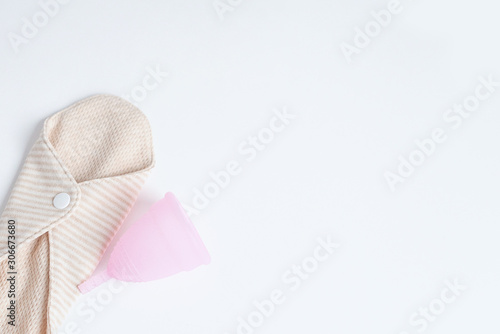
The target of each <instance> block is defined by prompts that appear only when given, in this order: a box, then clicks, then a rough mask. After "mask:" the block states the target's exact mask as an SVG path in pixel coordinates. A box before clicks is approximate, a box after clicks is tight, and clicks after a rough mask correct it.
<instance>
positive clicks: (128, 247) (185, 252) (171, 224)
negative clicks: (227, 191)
mask: <svg viewBox="0 0 500 334" xmlns="http://www.w3.org/2000/svg"><path fill="white" fill-rule="evenodd" d="M208 263H210V255H209V254H208V251H207V249H206V247H205V245H204V244H203V241H202V240H201V238H200V236H199V234H198V232H197V231H196V229H195V227H194V225H193V223H192V222H191V220H190V219H189V217H188V216H187V214H186V213H185V211H184V210H183V208H182V206H181V204H180V202H179V201H178V200H177V199H176V198H175V196H174V195H173V194H172V193H167V194H166V195H165V197H164V198H163V199H161V200H160V201H158V202H156V203H155V204H154V205H153V206H152V207H151V209H150V210H149V211H148V212H147V213H146V214H145V215H144V216H143V217H141V218H140V219H139V220H138V221H137V222H136V223H134V224H133V225H132V226H131V227H130V228H129V229H128V230H127V232H125V234H124V235H123V236H122V237H121V238H120V240H119V241H118V242H117V244H116V246H115V248H114V249H113V252H112V253H111V256H110V259H109V262H108V267H107V271H106V272H103V273H101V274H99V275H96V276H93V277H91V278H90V279H89V280H87V281H85V282H84V283H82V284H81V285H80V286H79V289H80V291H81V292H82V293H86V292H88V291H90V290H92V289H93V288H95V287H96V286H98V285H100V284H102V283H103V282H105V281H107V280H108V279H110V278H116V279H118V280H121V281H127V282H147V281H153V280H157V279H161V278H164V277H168V276H171V275H174V274H176V273H178V272H181V271H189V270H192V269H194V268H196V267H198V266H200V265H202V264H208Z"/></svg>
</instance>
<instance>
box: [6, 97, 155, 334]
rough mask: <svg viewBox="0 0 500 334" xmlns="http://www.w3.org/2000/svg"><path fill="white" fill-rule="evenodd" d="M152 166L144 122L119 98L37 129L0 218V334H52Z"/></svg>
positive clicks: (83, 106) (75, 108)
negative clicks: (61, 200)
mask: <svg viewBox="0 0 500 334" xmlns="http://www.w3.org/2000/svg"><path fill="white" fill-rule="evenodd" d="M153 165H154V156H153V146H152V139H151V130H150V127H149V123H148V121H147V119H146V117H145V116H144V115H143V114H142V113H141V112H140V111H139V110H138V109H137V108H136V107H134V106H133V105H132V104H130V103H128V102H126V101H125V100H122V99H120V98H118V97H114V96H108V95H97V96H94V97H91V98H88V99H85V100H83V101H80V102H78V103H76V104H74V105H72V106H70V107H69V108H67V109H65V110H63V111H61V112H59V113H57V114H55V115H53V116H52V117H50V118H48V119H47V120H46V121H45V123H44V128H43V130H42V133H41V135H40V137H39V139H38V140H37V141H36V143H35V144H34V146H33V148H32V149H31V151H30V153H29V155H28V157H27V159H26V161H25V163H24V165H23V168H22V170H21V172H20V174H19V177H18V179H17V181H16V183H15V185H14V188H13V190H12V193H11V196H10V198H9V200H8V202H7V205H6V208H5V211H4V212H3V214H2V216H1V218H0V310H1V311H0V312H1V313H2V314H0V333H2V334H8V333H22V334H38V333H44V334H45V333H51V334H52V333H56V332H57V330H58V328H59V326H60V325H61V323H62V322H63V320H64V318H65V316H66V314H67V312H68V311H69V309H70V308H71V306H72V305H73V304H74V302H75V300H76V299H77V297H78V296H79V291H78V289H77V286H78V285H79V284H80V283H82V282H83V281H85V280H86V279H87V278H88V277H89V276H90V275H91V274H92V272H93V271H94V269H95V267H96V266H97V264H98V262H99V260H100V258H101V257H102V255H103V252H104V250H105V249H106V247H107V245H108V244H109V242H110V241H111V238H112V237H113V236H114V234H115V233H116V231H117V229H118V228H119V226H120V224H121V223H122V222H123V220H124V219H125V217H126V215H127V213H128V212H129V210H130V208H131V207H132V205H133V203H134V202H135V200H136V198H137V196H138V193H139V191H140V189H141V187H142V185H143V183H144V181H145V179H146V177H147V175H148V174H149V171H150V170H151V168H152V167H153ZM60 193H66V194H68V195H69V196H70V203H69V205H68V206H67V207H66V208H64V209H58V208H56V207H55V206H54V204H53V199H54V197H55V196H56V195H58V194H60ZM9 220H11V223H12V221H14V222H15V224H11V225H15V235H14V236H15V264H14V267H10V264H13V263H10V264H9V262H8V261H9V259H8V256H9V252H12V250H9V244H8V236H9V235H12V234H9V229H8V225H9V224H8V222H9ZM11 231H12V230H11ZM10 247H13V244H12V243H11V244H10ZM11 258H12V256H11ZM9 272H16V273H17V274H16V275H15V285H14V286H15V298H11V297H9V290H11V284H10V283H9V282H8V281H7V279H8V278H10V277H11V276H12V275H11V274H8V273H9ZM11 300H14V301H15V308H16V309H15V316H16V318H15V326H11V325H9V324H8V321H9V320H10V319H8V318H7V314H8V310H7V308H8V307H9V305H10V303H11Z"/></svg>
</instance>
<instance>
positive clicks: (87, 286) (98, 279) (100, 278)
mask: <svg viewBox="0 0 500 334" xmlns="http://www.w3.org/2000/svg"><path fill="white" fill-rule="evenodd" d="M110 278H111V276H109V274H108V272H107V270H104V271H103V272H101V273H100V274H98V275H94V276H91V277H90V278H89V279H88V280H86V281H85V282H83V283H82V284H80V285H79V286H78V289H79V290H80V292H81V293H83V294H86V293H88V292H90V291H92V290H94V289H95V288H97V287H98V286H99V285H101V284H102V283H104V282H107V281H108V280H109V279H110Z"/></svg>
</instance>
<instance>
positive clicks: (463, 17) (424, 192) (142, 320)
mask: <svg viewBox="0 0 500 334" xmlns="http://www.w3.org/2000/svg"><path fill="white" fill-rule="evenodd" d="M387 3H388V2H387V1H367V0H363V1H347V0H335V1H333V0H332V1H325V0H324V1H319V0H316V1H291V0H286V1H285V0H281V1H278V0H274V1H262V0H261V1H256V0H253V1H246V0H243V1H241V2H240V3H239V4H237V1H235V0H233V5H232V6H233V7H234V8H233V9H234V10H232V11H228V12H226V13H224V14H225V15H223V19H221V18H220V17H219V16H218V13H217V12H216V10H215V9H214V7H213V3H212V0H205V1H192V0H191V1H186V0H169V1H162V2H160V1H123V0H122V1H118V0H112V1H111V0H108V1H76V0H75V1H71V2H69V3H68V4H64V5H60V8H59V9H58V12H57V13H56V15H55V16H54V17H51V18H50V20H49V22H48V23H47V24H46V25H45V26H43V27H41V28H39V31H38V33H37V34H36V35H35V36H34V37H33V38H31V39H28V43H25V44H22V45H20V46H19V50H18V52H17V53H16V52H15V50H14V48H13V47H12V45H11V43H10V42H9V37H8V36H9V35H8V34H9V33H15V34H19V35H21V29H22V27H23V17H26V18H28V20H32V16H33V15H35V14H36V13H37V12H39V11H41V7H40V5H39V3H38V2H37V1H7V0H1V1H0V4H1V8H0V22H1V24H0V50H1V52H0V73H1V75H0V92H1V98H0V110H1V111H0V125H1V128H0V151H1V155H0V157H1V165H0V175H1V177H0V203H1V205H2V207H3V206H4V205H5V201H6V199H7V196H8V194H9V192H10V189H11V186H12V184H13V182H14V180H15V179H16V176H17V173H18V170H19V168H20V167H21V165H22V161H23V159H24V157H25V155H26V153H27V150H28V149H29V148H30V146H31V144H32V143H33V141H34V138H35V137H36V136H37V135H38V133H39V131H40V127H41V124H42V121H43V120H44V119H45V118H46V117H48V116H50V115H51V114H53V113H55V112H57V111H59V110H61V109H63V108H64V107H66V106H68V105H70V104H72V103H74V102H76V101H78V100H80V99H82V98H85V97H88V96H91V95H93V94H98V93H109V94H115V95H118V96H124V95H129V94H130V93H131V91H132V90H134V89H137V88H136V87H137V86H138V85H141V84H142V80H143V79H144V77H145V76H146V75H147V73H148V72H147V69H148V68H152V69H155V68H157V67H159V68H160V69H161V70H163V71H165V72H167V71H168V73H169V75H168V77H167V78H166V79H164V81H163V82H162V83H161V84H160V85H159V86H158V87H157V88H156V89H154V90H152V91H150V92H148V95H147V97H146V98H145V99H144V100H143V101H140V102H139V103H138V105H139V107H140V108H141V110H143V111H144V113H145V114H146V115H147V117H148V118H149V120H150V122H151V124H152V128H153V134H154V141H155V151H156V157H157V166H156V168H155V170H154V173H153V175H152V176H151V178H150V179H149V180H148V183H147V185H146V186H145V188H144V191H143V192H142V193H141V196H140V198H139V200H138V202H137V205H136V206H135V207H134V209H133V212H132V214H131V216H129V219H127V221H126V223H125V227H126V226H129V225H130V223H131V222H133V221H134V220H136V219H137V218H138V217H140V216H141V215H142V214H143V213H144V212H145V211H146V210H147V208H148V206H149V205H151V204H152V203H153V202H155V201H156V200H158V199H159V198H161V197H162V196H163V194H164V193H165V192H167V191H172V192H174V193H175V194H177V196H178V197H179V198H180V199H181V201H182V202H183V203H185V204H187V205H191V204H192V200H193V196H194V189H195V188H198V189H202V188H203V187H204V186H205V185H206V184H207V183H208V182H210V172H216V171H219V170H222V169H224V168H225V165H226V164H227V163H228V162H229V161H232V160H237V161H239V162H240V163H241V166H242V172H241V174H240V175H238V176H235V177H233V178H232V179H231V183H230V185H229V186H228V187H226V189H224V190H222V191H221V193H220V194H219V195H218V196H216V197H215V198H214V199H213V200H211V201H210V204H209V205H208V206H207V207H206V208H205V209H203V210H200V212H199V213H198V214H195V215H193V217H192V219H193V221H194V223H195V225H196V227H197V228H198V230H199V232H200V234H201V236H202V238H203V240H204V241H205V243H206V245H207V247H208V249H209V250H210V253H211V255H212V258H213V262H212V264H211V265H209V266H204V267H201V268H199V269H197V270H195V271H193V272H189V273H183V274H180V275H177V276H174V277H171V278H167V279H164V280H160V281H156V282H151V283H146V284H137V285H129V286H127V287H126V288H125V289H124V290H123V291H122V292H120V293H117V294H113V295H112V300H111V301H109V300H106V301H107V304H106V305H104V307H103V309H102V310H101V311H95V312H94V314H93V319H92V320H90V321H89V316H83V315H82V314H81V313H82V312H78V307H80V309H82V310H87V311H88V310H89V309H91V308H90V306H88V305H89V303H90V301H89V300H90V299H89V298H97V297H99V294H101V296H100V297H101V300H103V298H105V297H106V296H108V297H109V290H107V289H106V287H105V286H104V287H101V288H99V289H98V290H96V291H94V292H93V293H92V294H91V295H88V296H84V297H82V298H80V299H79V300H78V303H77V304H76V305H77V306H76V307H75V308H74V309H73V310H71V312H70V313H69V316H68V319H67V321H66V323H65V325H64V326H65V327H63V328H61V332H60V333H61V334H62V333H66V334H68V333H73V332H74V333H92V334H104V333H174V334H194V333H196V334H225V333H227V334H234V333H237V329H236V328H237V326H238V320H237V318H238V317H242V318H245V319H246V318H247V317H248V316H249V315H250V314H251V313H252V312H253V311H255V306H254V305H253V302H254V300H263V299H265V298H269V296H270V293H271V291H273V290H274V289H281V290H282V291H284V292H285V293H286V300H285V302H284V303H283V304H282V305H279V306H277V308H276V310H275V312H274V314H272V316H270V317H269V318H266V319H265V321H264V324H263V325H262V326H261V327H259V328H257V329H255V331H254V332H255V333H261V334H266V333H267V334H271V333H273V334H274V333H294V334H295V333H321V334H323V333H324V334H333V333H343V334H351V333H352V334H358V333H370V334H388V333H391V334H400V333H401V332H403V331H407V332H408V333H410V334H413V333H417V332H418V329H419V328H420V327H415V326H412V325H411V324H410V323H409V319H410V317H411V316H412V315H413V314H414V312H418V310H419V308H421V307H428V306H429V303H431V302H432V301H433V300H435V299H436V298H439V297H440V293H441V291H442V290H443V289H444V288H445V286H446V285H445V281H446V280H454V279H458V281H459V282H460V283H461V284H463V285H465V286H466V287H467V288H466V290H465V292H463V293H462V294H461V295H460V296H459V297H458V298H457V299H456V301H455V302H454V303H452V304H449V305H447V306H446V309H445V311H444V312H443V313H442V314H441V315H439V316H437V318H436V320H435V321H433V322H429V326H428V328H427V329H426V331H425V332H427V333H454V334H457V333H460V334H462V333H463V334H465V333H498V332H499V331H500V324H499V322H498V313H499V312H500V304H499V302H498V300H499V298H500V287H499V281H500V264H499V257H498V255H499V251H500V243H499V242H498V239H499V233H498V232H499V228H498V219H499V217H500V209H499V205H498V193H499V186H500V177H499V175H500V174H499V169H500V159H499V154H498V144H499V141H500V132H499V131H498V127H499V125H500V89H499V88H498V87H497V90H499V91H497V92H495V93H494V94H493V95H492V96H491V97H490V98H489V99H487V100H486V101H484V102H481V105H480V107H479V108H478V109H477V110H476V111H475V112H473V113H472V114H471V116H470V117H469V118H467V119H466V120H465V121H464V122H463V124H461V126H460V127H458V128H457V129H453V128H452V127H451V123H446V122H445V121H444V120H443V114H444V113H445V112H446V110H447V109H448V108H450V107H452V106H453V105H454V104H458V103H462V102H463V101H464V98H466V97H467V96H469V95H471V94H473V93H474V90H475V87H476V86H477V85H478V84H479V80H478V77H479V76H484V77H487V76H489V75H493V78H495V79H497V80H499V81H500V70H499V61H500V44H499V42H498V31H500V21H499V20H498V10H499V9H500V8H499V6H498V4H496V3H495V2H493V1H491V0H477V1H474V2H472V1H452V0H437V1H429V0H418V1H417V0H413V1H411V0H401V6H402V11H401V12H400V13H399V14H397V15H393V17H392V22H391V23H390V24H389V25H388V26H387V27H384V28H383V29H382V31H381V33H380V34H379V35H378V36H376V37H374V38H372V40H371V43H370V45H369V46H368V47H366V48H362V49H361V50H360V52H359V54H355V55H354V56H353V57H352V62H351V63H348V62H347V60H346V58H345V57H344V54H343V53H342V51H341V48H340V45H341V43H342V42H348V43H351V44H352V43H353V39H354V36H355V30H354V29H355V27H356V26H358V27H360V28H363V27H364V26H365V24H367V23H368V22H370V21H372V20H373V18H372V16H371V14H370V12H371V11H373V10H376V11H379V10H382V9H384V8H386V7H387ZM11 36H12V35H11ZM135 102H137V101H135ZM284 107H286V108H287V110H289V112H290V113H293V114H294V115H296V118H295V119H294V120H293V121H292V122H291V123H290V124H289V125H288V126H287V127H286V129H285V130H284V131H283V132H281V133H279V134H276V136H275V139H274V140H273V141H272V142H271V143H269V144H268V145H267V147H266V148H265V149H264V150H263V151H261V152H259V154H258V156H257V158H256V159H255V160H253V161H252V162H247V161H246V160H245V157H246V156H243V155H241V154H240V153H239V152H238V146H239V145H240V144H241V143H243V142H244V141H245V140H246V138H247V137H248V136H250V135H255V134H258V133H259V132H260V131H261V130H262V129H263V128H264V127H266V126H268V123H269V121H270V119H271V118H272V117H273V109H276V108H278V109H282V108H284ZM436 127H439V128H442V129H444V130H445V131H446V135H447V140H446V141H445V142H444V143H442V144H439V145H438V146H437V148H436V149H435V152H434V153H433V154H432V155H431V156H430V157H428V158H427V159H426V160H425V162H424V163H423V164H422V165H421V166H419V167H417V168H416V169H415V171H414V173H413V174H412V175H411V176H410V177H408V178H406V179H405V182H404V183H400V184H398V185H397V186H396V189H395V191H394V192H392V191H391V189H390V188H389V186H388V184H387V182H386V180H385V178H384V173H385V172H386V171H393V172H396V170H397V167H398V163H399V162H398V157H399V156H400V155H402V156H404V157H408V156H409V155H410V153H411V152H412V151H413V150H415V149H416V148H417V147H416V144H415V143H414V141H415V140H418V139H424V138H428V137H429V136H430V133H431V131H432V130H433V129H434V128H436ZM327 235H330V236H331V237H332V239H333V240H335V241H337V242H339V243H340V244H341V246H340V248H339V249H338V251H337V252H336V253H335V254H334V255H332V256H331V257H330V258H329V259H328V260H327V261H325V262H323V263H321V264H320V267H319V268H318V270H317V271H315V272H314V273H312V274H311V275H310V277H309V278H308V279H307V280H305V281H304V282H303V284H302V285H301V286H300V288H299V289H297V290H296V291H291V290H290V289H289V287H290V286H289V285H287V284H285V283H284V282H283V281H282V275H283V274H284V273H286V272H287V270H288V269H289V268H291V266H292V265H293V264H300V263H301V262H302V260H303V259H305V258H307V257H308V256H310V255H312V253H313V251H314V249H315V247H316V245H317V242H316V239H317V238H318V237H326V236H327ZM106 294H108V295H106ZM82 305H83V306H82ZM100 306H102V305H100ZM87 315H88V314H87ZM72 327H77V330H75V331H71V330H70V329H71V328H72Z"/></svg>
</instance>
